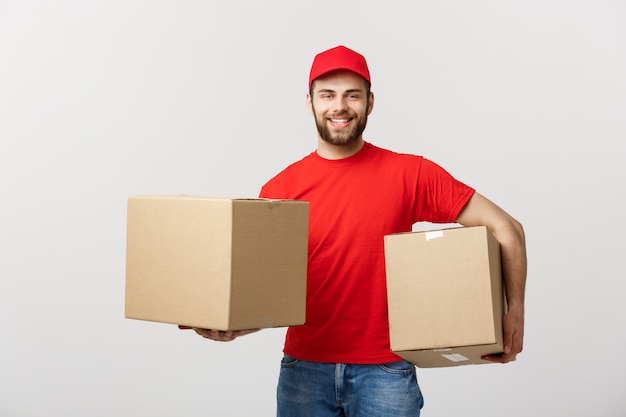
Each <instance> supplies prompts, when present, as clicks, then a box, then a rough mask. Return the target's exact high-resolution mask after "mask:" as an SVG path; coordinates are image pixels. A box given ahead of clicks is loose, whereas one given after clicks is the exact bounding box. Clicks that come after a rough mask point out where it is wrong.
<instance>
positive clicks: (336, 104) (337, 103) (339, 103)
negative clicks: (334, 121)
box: [332, 96, 348, 113]
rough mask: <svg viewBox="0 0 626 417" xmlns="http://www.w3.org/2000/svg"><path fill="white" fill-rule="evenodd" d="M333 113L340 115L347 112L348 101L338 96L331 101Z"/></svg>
mask: <svg viewBox="0 0 626 417" xmlns="http://www.w3.org/2000/svg"><path fill="white" fill-rule="evenodd" d="M332 109H333V113H340V112H344V111H346V110H348V100H347V99H346V98H345V97H342V96H338V97H336V98H335V100H333V107H332Z"/></svg>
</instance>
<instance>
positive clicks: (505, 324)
mask: <svg viewBox="0 0 626 417" xmlns="http://www.w3.org/2000/svg"><path fill="white" fill-rule="evenodd" d="M502 330H503V332H504V334H503V337H504V353H502V354H500V355H487V356H483V357H482V359H484V360H487V361H491V362H498V363H508V362H511V361H514V360H515V358H516V356H517V354H518V353H520V352H521V351H522V349H523V343H524V313H523V312H518V311H516V310H513V311H509V312H508V313H507V314H506V315H505V316H504V319H503V321H502Z"/></svg>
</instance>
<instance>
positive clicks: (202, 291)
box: [125, 196, 308, 330]
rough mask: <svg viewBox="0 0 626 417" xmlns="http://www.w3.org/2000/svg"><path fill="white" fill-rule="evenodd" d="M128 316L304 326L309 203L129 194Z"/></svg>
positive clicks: (205, 324)
mask: <svg viewBox="0 0 626 417" xmlns="http://www.w3.org/2000/svg"><path fill="white" fill-rule="evenodd" d="M127 220H128V223H127V248H126V250H127V251H126V306H125V316H126V317H127V318H132V319H140V320H149V321H156V322H163V323H172V324H180V325H185V326H192V327H201V328H208V329H216V330H242V329H255V328H268V327H283V326H291V325H300V324H303V323H304V317H305V302H306V300H305V299H306V270H307V254H308V203H307V202H303V201H288V200H263V199H229V198H209V197H190V196H133V197H129V199H128V219H127Z"/></svg>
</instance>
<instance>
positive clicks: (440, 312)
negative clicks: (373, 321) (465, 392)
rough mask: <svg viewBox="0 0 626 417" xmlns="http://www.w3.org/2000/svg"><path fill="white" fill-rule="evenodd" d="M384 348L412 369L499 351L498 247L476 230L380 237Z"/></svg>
mask: <svg viewBox="0 0 626 417" xmlns="http://www.w3.org/2000/svg"><path fill="white" fill-rule="evenodd" d="M385 257H386V270H387V290H388V301H389V325H390V338H391V350H392V351H393V352H394V353H396V354H397V355H399V356H401V357H403V358H405V359H406V360H408V361H410V362H412V363H413V364H415V365H417V366H418V367H422V368H432V367H446V366H458V365H467V364H481V363H491V362H488V361H484V360H481V359H480V358H481V356H482V355H486V354H498V353H502V352H503V350H504V346H503V340H502V317H503V314H504V309H505V304H504V293H503V284H502V273H501V264H500V246H499V244H498V241H497V240H496V239H495V237H494V236H493V235H492V234H491V233H490V232H489V230H487V228H486V227H484V226H479V227H460V228H450V229H445V230H434V231H427V232H411V233H402V234H395V235H388V236H385Z"/></svg>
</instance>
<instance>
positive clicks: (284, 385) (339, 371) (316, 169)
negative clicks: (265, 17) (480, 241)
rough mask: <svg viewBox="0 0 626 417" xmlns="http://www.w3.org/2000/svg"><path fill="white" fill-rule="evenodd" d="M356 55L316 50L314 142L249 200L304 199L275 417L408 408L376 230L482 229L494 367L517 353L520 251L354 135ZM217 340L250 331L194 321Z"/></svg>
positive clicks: (479, 208) (363, 94)
mask: <svg viewBox="0 0 626 417" xmlns="http://www.w3.org/2000/svg"><path fill="white" fill-rule="evenodd" d="M370 88H371V79H370V73H369V69H368V66H367V63H366V60H365V58H364V57H363V56H362V55H360V54H359V53H357V52H355V51H353V50H350V49H348V48H346V47H344V46H338V47H335V48H332V49H329V50H327V51H324V52H322V53H320V54H318V55H317V56H316V57H315V59H314V61H313V65H312V68H311V73H310V78H309V93H308V94H307V97H306V99H307V107H308V110H309V112H310V113H311V114H312V115H313V116H314V119H315V123H316V125H317V130H318V146H317V150H316V151H315V152H313V153H311V154H310V155H308V156H306V157H305V158H303V159H302V160H300V161H298V162H296V163H294V164H292V165H290V166H289V167H287V168H286V169H285V170H283V171H282V172H281V173H279V174H278V175H277V176H275V177H274V178H272V179H271V180H270V181H269V182H268V183H267V184H265V185H264V186H263V188H262V190H261V194H260V196H261V197H266V198H279V199H298V200H306V201H309V203H310V217H309V266H308V276H307V313H306V314H307V316H306V323H305V324H304V325H302V326H297V327H291V328H289V329H288V331H287V337H286V342H285V348H284V353H285V356H284V358H283V360H282V363H281V372H280V378H279V383H278V393H277V398H278V416H280V417H290V416H307V417H317V416H340V415H345V416H386V417H388V416H419V414H420V409H421V408H422V405H423V399H422V394H421V391H420V389H419V385H418V383H417V378H416V372H415V367H414V366H413V365H411V364H410V363H408V362H406V361H404V360H402V359H401V358H400V357H398V356H396V355H395V354H393V353H392V352H391V350H390V345H389V324H388V318H387V301H386V285H385V270H384V251H383V249H384V243H383V236H384V235H387V234H391V233H398V232H406V231H410V230H411V228H412V225H413V224H414V223H416V222H419V221H429V222H433V223H451V222H458V223H460V224H461V225H464V226H475V225H485V226H487V227H488V229H489V230H490V231H491V232H492V233H493V234H494V235H495V236H496V238H497V239H498V241H499V242H500V245H501V253H502V267H503V275H504V279H505V287H506V297H507V303H508V313H507V315H506V317H505V318H504V344H505V348H504V353H503V354H502V355H500V356H489V357H485V358H484V359H485V360H489V361H494V362H501V363H506V362H509V361H512V360H515V357H516V355H517V354H518V353H520V352H521V351H522V341H523V333H524V289H525V281H526V250H525V238H524V232H523V229H522V226H521V225H520V223H519V222H517V221H516V220H515V219H513V218H512V217H511V216H510V215H508V214H507V213H506V212H505V211H503V210H502V209H501V208H499V207H498V206H497V205H495V204H493V203H492V202H490V201H489V200H487V199H486V198H485V197H483V196H482V195H480V194H479V193H477V192H476V191H475V190H474V189H472V188H471V187H469V186H467V185H465V184H463V183H461V182H459V181H457V180H456V179H454V178H453V177H452V176H451V175H450V174H448V173H447V172H446V171H445V170H444V169H442V168H441V167H439V166H438V165H436V164H435V163H433V162H431V161H429V160H427V159H425V158H422V157H420V156H416V155H407V154H399V153H395V152H391V151H388V150H384V149H381V148H378V147H376V146H374V145H372V144H370V143H368V142H365V141H364V140H363V137H362V133H363V131H364V129H365V126H366V123H367V118H368V116H369V114H370V113H371V112H372V109H373V107H374V94H373V93H372V92H371V91H370ZM196 332H198V334H200V335H202V336H204V337H206V338H210V339H213V340H220V341H228V340H233V339H235V338H236V337H238V336H241V335H244V334H247V333H250V332H252V331H233V332H218V331H212V330H204V329H196Z"/></svg>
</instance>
